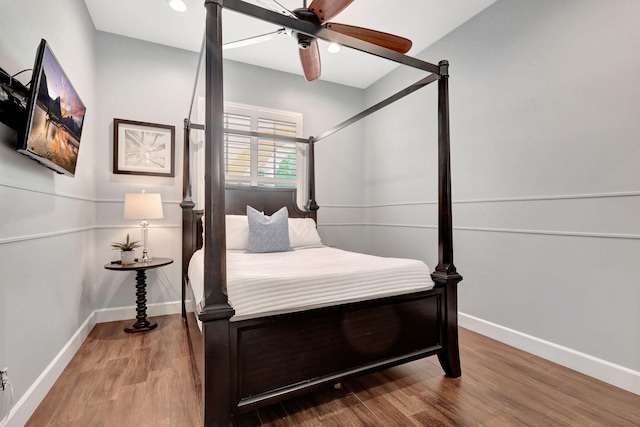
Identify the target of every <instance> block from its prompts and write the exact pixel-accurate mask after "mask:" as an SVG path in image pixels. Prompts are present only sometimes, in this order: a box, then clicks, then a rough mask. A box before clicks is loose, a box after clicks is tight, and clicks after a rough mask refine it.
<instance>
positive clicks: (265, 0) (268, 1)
mask: <svg viewBox="0 0 640 427" xmlns="http://www.w3.org/2000/svg"><path fill="white" fill-rule="evenodd" d="M258 3H260V4H261V5H263V6H264V7H266V8H267V9H269V10H273V11H274V12H278V13H281V14H283V15H287V16H290V17H292V18H296V19H298V17H297V16H296V15H294V14H293V12H291V11H290V10H289V9H287V8H286V7H284V6H282V5H281V4H280V3H278V2H277V1H276V0H258Z"/></svg>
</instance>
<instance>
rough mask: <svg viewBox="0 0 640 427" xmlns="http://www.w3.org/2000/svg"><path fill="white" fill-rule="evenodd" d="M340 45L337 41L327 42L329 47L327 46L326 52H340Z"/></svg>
mask: <svg viewBox="0 0 640 427" xmlns="http://www.w3.org/2000/svg"><path fill="white" fill-rule="evenodd" d="M340 49H341V47H340V45H339V44H338V43H333V42H332V43H329V47H327V52H329V53H338V52H340Z"/></svg>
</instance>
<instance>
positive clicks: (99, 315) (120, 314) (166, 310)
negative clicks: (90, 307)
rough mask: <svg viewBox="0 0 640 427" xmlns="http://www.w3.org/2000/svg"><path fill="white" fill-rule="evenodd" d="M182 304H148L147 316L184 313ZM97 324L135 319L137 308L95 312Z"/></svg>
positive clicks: (174, 302)
mask: <svg viewBox="0 0 640 427" xmlns="http://www.w3.org/2000/svg"><path fill="white" fill-rule="evenodd" d="M181 304H182V303H181V302H180V301H169V302H163V303H158V304H147V316H148V317H156V316H165V315H167V314H176V313H180V312H181V311H182V305H181ZM94 313H95V316H96V323H105V322H117V321H120V320H127V319H135V318H136V314H137V313H136V306H135V305H131V306H128V307H116V308H101V309H98V310H96V311H94Z"/></svg>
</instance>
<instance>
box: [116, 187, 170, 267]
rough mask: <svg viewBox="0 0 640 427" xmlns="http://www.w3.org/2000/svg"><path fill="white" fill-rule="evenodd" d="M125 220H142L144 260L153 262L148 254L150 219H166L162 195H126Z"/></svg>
mask: <svg viewBox="0 0 640 427" xmlns="http://www.w3.org/2000/svg"><path fill="white" fill-rule="evenodd" d="M124 218H125V219H141V220H142V221H141V222H140V226H141V227H142V260H141V262H148V261H151V258H149V253H148V252H147V227H149V221H147V220H149V219H158V218H164V214H163V212H162V198H161V197H160V193H145V192H144V190H143V191H142V193H127V194H125V195H124Z"/></svg>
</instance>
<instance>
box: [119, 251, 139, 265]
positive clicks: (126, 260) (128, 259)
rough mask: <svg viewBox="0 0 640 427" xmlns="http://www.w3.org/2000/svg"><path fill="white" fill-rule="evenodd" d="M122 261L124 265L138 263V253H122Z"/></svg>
mask: <svg viewBox="0 0 640 427" xmlns="http://www.w3.org/2000/svg"><path fill="white" fill-rule="evenodd" d="M120 261H121V262H122V265H131V264H135V263H136V251H120Z"/></svg>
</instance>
